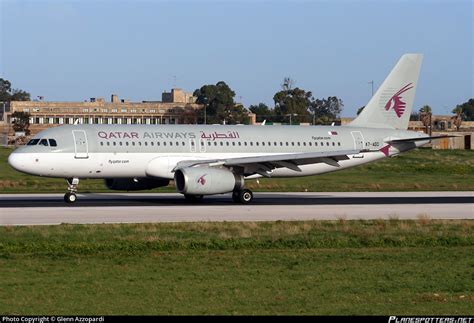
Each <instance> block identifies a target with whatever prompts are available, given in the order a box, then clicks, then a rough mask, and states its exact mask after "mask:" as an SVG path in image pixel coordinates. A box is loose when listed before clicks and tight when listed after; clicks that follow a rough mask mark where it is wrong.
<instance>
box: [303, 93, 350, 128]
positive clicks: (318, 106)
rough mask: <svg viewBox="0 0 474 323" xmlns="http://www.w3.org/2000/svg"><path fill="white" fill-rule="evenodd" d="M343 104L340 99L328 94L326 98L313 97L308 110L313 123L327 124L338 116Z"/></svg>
mask: <svg viewBox="0 0 474 323" xmlns="http://www.w3.org/2000/svg"><path fill="white" fill-rule="evenodd" d="M343 106H344V104H343V103H342V100H341V99H338V98H337V97H335V96H330V97H328V98H327V99H315V100H313V101H312V102H311V106H310V110H311V111H312V113H313V118H314V120H315V123H318V124H328V123H331V122H332V121H334V120H335V119H337V118H338V117H339V114H340V113H341V111H342V107H343Z"/></svg>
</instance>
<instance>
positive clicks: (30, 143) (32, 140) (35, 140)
mask: <svg viewBox="0 0 474 323" xmlns="http://www.w3.org/2000/svg"><path fill="white" fill-rule="evenodd" d="M39 141H40V140H39V139H31V140H30V141H28V143H27V145H28V146H34V145H37V144H38V142H39Z"/></svg>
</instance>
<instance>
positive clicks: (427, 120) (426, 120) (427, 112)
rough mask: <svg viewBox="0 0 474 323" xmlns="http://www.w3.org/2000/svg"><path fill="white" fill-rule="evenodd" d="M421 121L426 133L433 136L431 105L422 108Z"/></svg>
mask: <svg viewBox="0 0 474 323" xmlns="http://www.w3.org/2000/svg"><path fill="white" fill-rule="evenodd" d="M420 120H421V122H422V123H423V125H424V126H425V133H427V134H429V135H430V136H431V107H430V106H429V105H424V106H423V107H422V108H420Z"/></svg>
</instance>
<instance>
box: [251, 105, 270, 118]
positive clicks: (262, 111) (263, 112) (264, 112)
mask: <svg viewBox="0 0 474 323" xmlns="http://www.w3.org/2000/svg"><path fill="white" fill-rule="evenodd" d="M249 110H250V112H252V113H255V115H256V116H257V122H263V120H265V119H268V118H269V117H272V116H274V115H275V110H273V109H270V108H269V107H268V106H267V105H266V104H265V103H259V104H258V105H251V106H250V107H249Z"/></svg>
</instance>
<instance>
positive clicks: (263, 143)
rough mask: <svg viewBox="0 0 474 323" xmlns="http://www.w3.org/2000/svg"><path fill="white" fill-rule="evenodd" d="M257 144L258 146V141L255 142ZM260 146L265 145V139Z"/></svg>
mask: <svg viewBox="0 0 474 323" xmlns="http://www.w3.org/2000/svg"><path fill="white" fill-rule="evenodd" d="M257 146H258V142H257ZM262 146H265V141H262Z"/></svg>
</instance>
